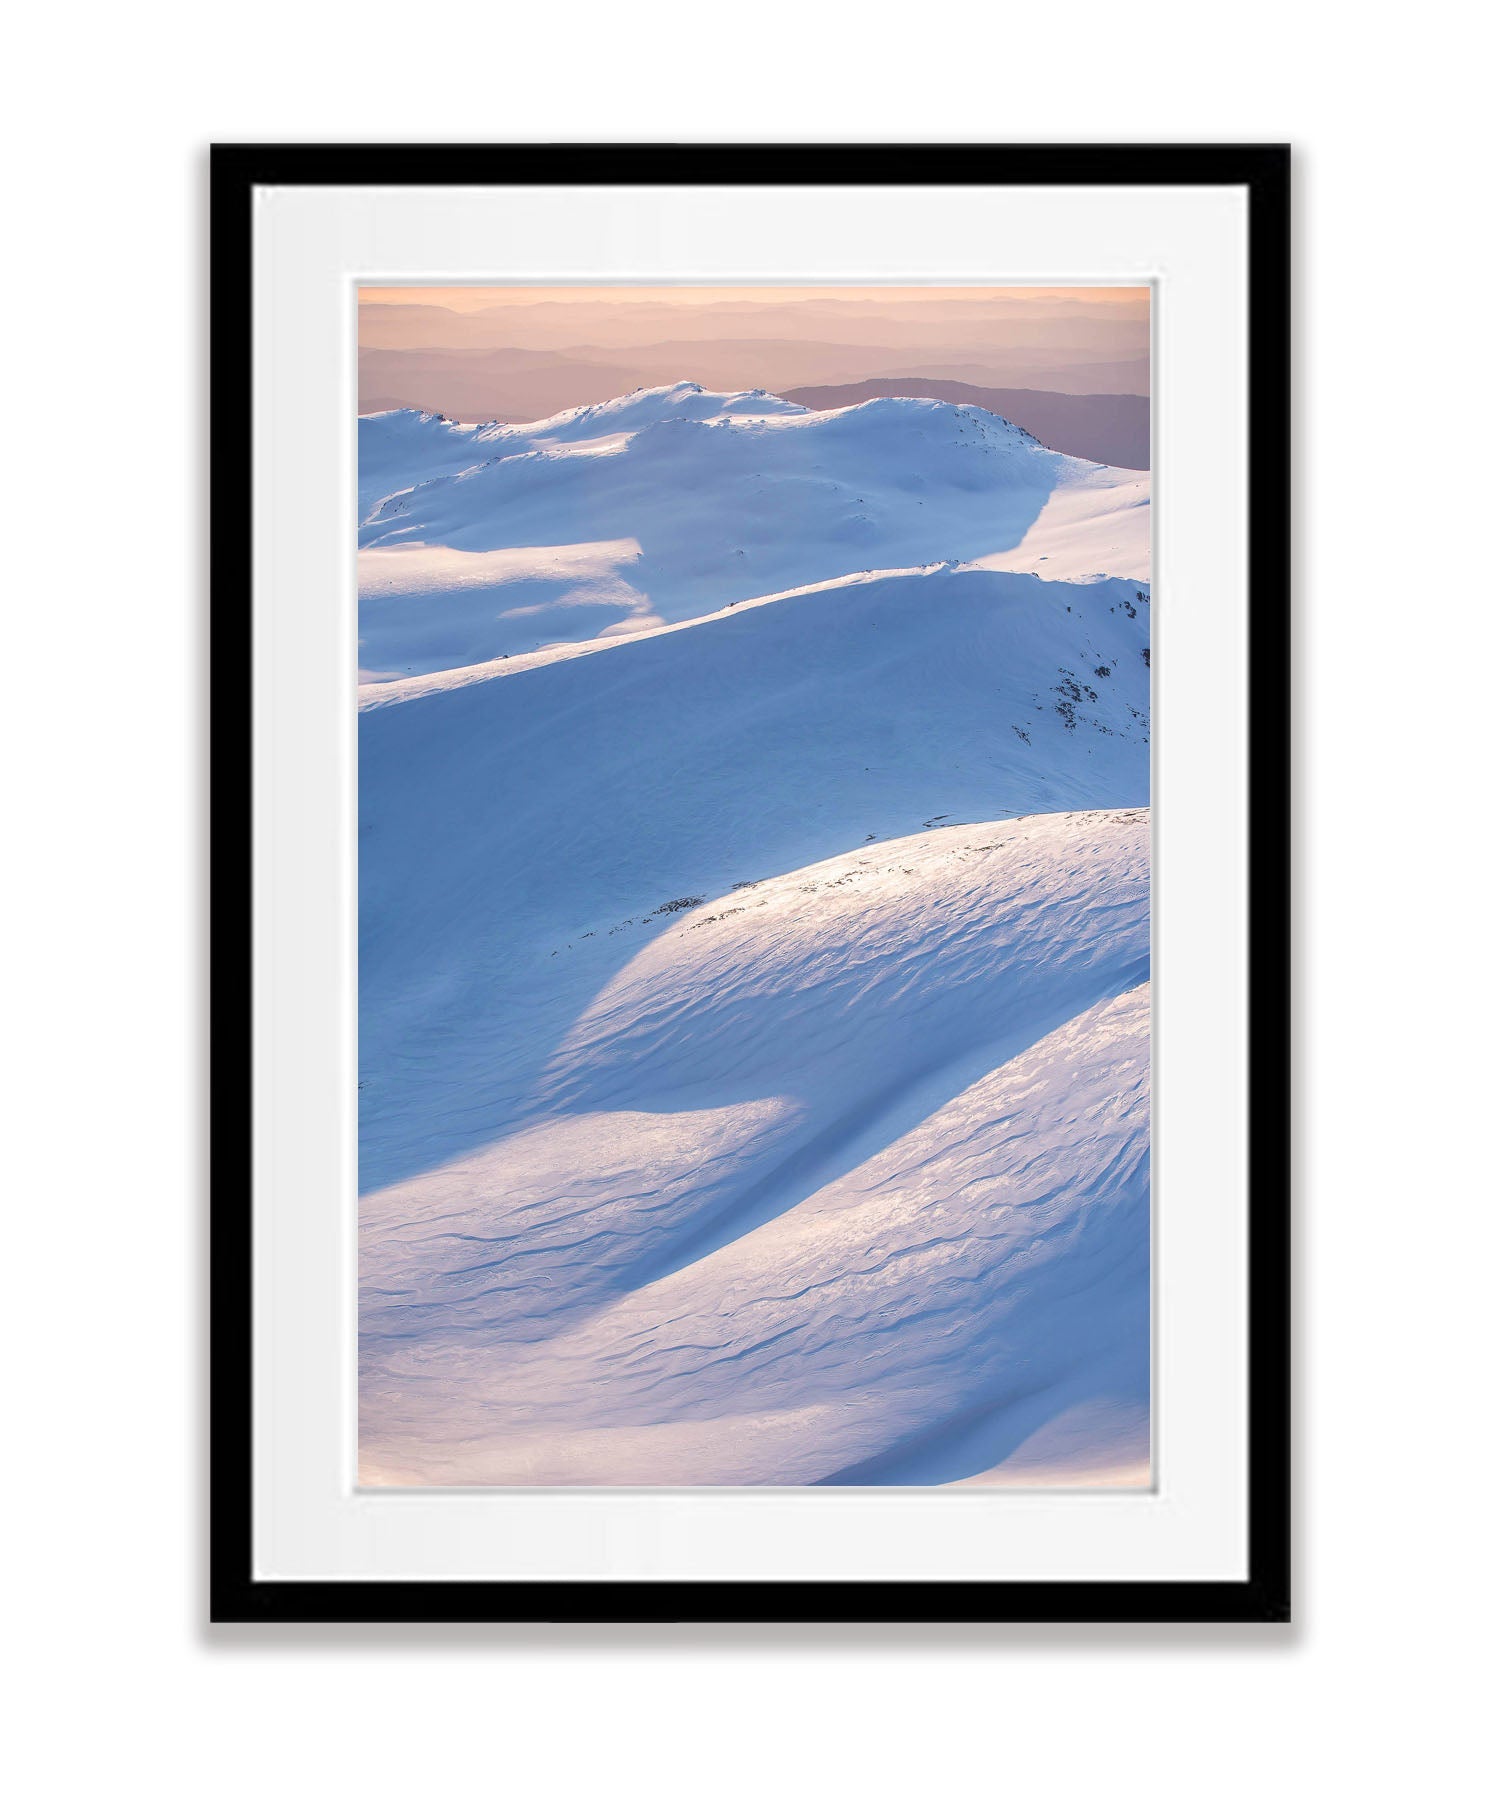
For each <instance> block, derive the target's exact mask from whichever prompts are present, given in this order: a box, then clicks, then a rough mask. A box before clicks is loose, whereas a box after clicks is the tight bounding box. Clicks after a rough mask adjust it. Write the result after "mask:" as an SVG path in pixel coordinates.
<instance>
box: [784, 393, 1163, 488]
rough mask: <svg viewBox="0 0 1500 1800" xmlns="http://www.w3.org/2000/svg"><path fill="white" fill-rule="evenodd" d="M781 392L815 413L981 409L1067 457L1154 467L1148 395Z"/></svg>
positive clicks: (1117, 465)
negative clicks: (922, 405)
mask: <svg viewBox="0 0 1500 1800" xmlns="http://www.w3.org/2000/svg"><path fill="white" fill-rule="evenodd" d="M781 391H782V394H783V396H784V398H786V399H788V400H795V401H796V402H797V404H798V405H799V406H807V407H811V408H812V409H813V410H814V411H816V412H821V411H824V410H826V409H827V408H829V407H835V406H858V405H859V403H860V402H861V401H862V400H877V399H884V398H887V397H896V396H899V397H902V398H906V399H913V400H947V401H950V402H952V404H954V405H955V406H982V407H983V408H984V409H985V411H986V412H992V413H999V414H1000V416H1001V417H1002V418H1005V419H1009V420H1010V422H1011V423H1012V424H1013V425H1019V426H1020V427H1021V428H1022V429H1023V430H1024V431H1029V432H1030V433H1031V435H1032V436H1033V437H1034V438H1037V439H1039V440H1040V441H1041V442H1042V443H1044V444H1045V445H1046V446H1047V448H1048V449H1049V450H1061V451H1062V452H1063V454H1064V455H1065V456H1081V457H1083V458H1084V459H1085V460H1087V461H1089V462H1101V463H1109V464H1110V465H1111V466H1112V467H1114V468H1118V469H1149V468H1150V467H1151V402H1150V400H1149V399H1147V397H1146V396H1145V395H1144V394H1058V393H1051V392H1047V391H1044V390H1043V389H1040V388H991V387H974V386H972V385H971V384H970V383H968V382H966V381H935V380H933V379H931V378H930V377H928V376H923V375H898V376H893V377H884V378H880V379H877V380H873V381H850V382H845V383H843V384H842V385H840V386H834V387H796V388H783V389H782V390H781Z"/></svg>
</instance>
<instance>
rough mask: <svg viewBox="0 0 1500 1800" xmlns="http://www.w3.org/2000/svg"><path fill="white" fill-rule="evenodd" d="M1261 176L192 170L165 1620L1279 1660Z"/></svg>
mask: <svg viewBox="0 0 1500 1800" xmlns="http://www.w3.org/2000/svg"><path fill="white" fill-rule="evenodd" d="M1288 171H1289V158H1288V153H1287V151H1286V149H1285V148H1284V147H1281V146H1275V145H1248V146H1223V145H1215V146H1108V145H1091V146H1001V147H986V146H972V145H968V146H957V145H954V146H944V147H936V146H913V145H902V146H868V145H865V146H852V145H851V146H844V147H829V146H811V147H810V146H791V145H777V146H767V145H760V146H743V147H726V146H598V145H594V146H573V147H567V146H538V145H510V146H459V145H451V146H349V147H334V146H317V147H310V146H285V145H270V146H243V145H235V146H227V147H220V148H216V149H215V151H214V153H213V176H212V190H213V191H212V204H213V217H212V380H213V424H212V456H213V466H212V512H213V518H212V528H213V529H212V568H213V593H212V608H213V697H212V698H213V728H212V742H213V785H212V792H213V803H214V817H213V879H214V899H213V945H214V949H213V983H214V1032H213V1057H214V1067H213V1080H212V1093H213V1145H214V1149H213V1195H212V1276H211V1279H212V1351H213V1371H212V1401H213V1421H212V1452H211V1461H212V1518H211V1527H212V1530H211V1538H212V1552H211V1560H212V1580H211V1589H212V1599H211V1603H212V1613H213V1617H214V1619H215V1620H221V1621H228V1620H277V1621H298V1620H309V1621H316V1620H334V1621H360V1620H371V1621H374V1620H394V1621H400V1620H412V1621H448V1620H494V1621H544V1620H545V1621H570V1620H577V1621H606V1620H625V1621H651V1620H703V1621H740V1620H743V1621H755V1620H772V1621H796V1620H828V1621H876V1622H878V1621H891V1622H901V1621H933V1622H939V1621H992V1620H993V1621H1002V1620H1022V1621H1026V1620H1039V1621H1042V1620H1070V1621H1096V1620H1097V1621H1115V1620H1127V1621H1153V1620H1163V1621H1166V1620H1226V1621H1230V1620H1233V1621H1244V1622H1254V1621H1265V1622H1277V1621H1284V1620H1286V1619H1287V1618H1288V1617H1289V1616H1290V1574H1289V1569H1290V1549H1289V1532H1288V1521H1289V1501H1288V1496H1289V1472H1288V1413H1289V1406H1288V1392H1289V1387H1288V1382H1289V1376H1288V1368H1289V1363H1288V1299H1287V1296H1288V1217H1289V1192H1288V1079H1289V1078H1288V1003H1287V983H1288V974H1287V967H1288V864H1287V846H1288V829H1287V792H1288V707H1287V690H1288V668H1287V643H1288V604H1289V602H1288V566H1289V551H1288V544H1289V536H1288V506H1289V471H1288V450H1289V431H1288V365H1289V354H1288V294H1289V275H1288V215H1289V191H1288V190H1289V180H1288Z"/></svg>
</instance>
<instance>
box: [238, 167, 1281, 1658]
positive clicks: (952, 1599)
mask: <svg viewBox="0 0 1500 1800" xmlns="http://www.w3.org/2000/svg"><path fill="white" fill-rule="evenodd" d="M1290 167H1291V156H1290V150H1289V148H1288V147H1287V146H1286V145H1278V144H1212V145H1184V144H1154V145H1146V144H1086V145H1085V144H1072V145H1040V144H1026V145H913V144H902V145H890V144H886V145H879V144H875V145H837V146H832V145H793V144H775V145H767V144H760V145H692V146H689V145H672V144H623V145H602V144H590V145H539V144H517V145H459V144H432V145H413V144H402V145H326V144H325V145H310V144H261V145H249V144H233V145H216V146H214V148H213V150H212V153H211V208H212V211H211V300H210V313H211V317H210V326H211V352H210V361H211V396H212V424H211V445H210V447H211V457H212V475H211V499H210V522H211V551H210V568H211V583H212V594H211V605H212V620H213V622H214V623H213V631H212V649H211V709H212V710H211V728H210V750H211V758H212V774H211V786H210V792H211V804H212V835H211V880H212V893H213V898H212V916H211V927H212V957H211V983H212V1017H213V1025H212V1040H211V1047H212V1077H211V1085H210V1092H211V1131H212V1153H211V1181H212V1191H211V1198H210V1226H211V1249H210V1354H211V1376H210V1400H211V1408H212V1421H211V1428H210V1449H209V1465H210V1468H209V1473H210V1505H209V1511H210V1518H209V1528H210V1552H209V1602H210V1617H211V1620H212V1621H214V1622H216V1623H227V1622H234V1621H267V1622H281V1623H292V1622H304V1621H306V1622H341V1623H358V1622H377V1621H406V1622H412V1623H417V1622H422V1623H440V1622H503V1623H512V1624H514V1623H528V1622H565V1623H566V1622H577V1623H604V1622H631V1623H636V1622H676V1621H680V1622H714V1623H720V1622H723V1623H730V1622H742V1621H743V1622H775V1623H783V1622H793V1621H824V1622H828V1623H855V1622H891V1623H922V1624H928V1623H950V1622H970V1623H972V1622H1044V1621H1045V1622H1073V1623H1091V1622H1098V1623H1107V1622H1163V1623H1169V1622H1208V1621H1221V1622H1232V1621H1239V1622H1268V1623H1275V1622H1281V1621H1286V1620H1288V1619H1289V1618H1290V1616H1291V1542H1290V1520H1291V1500H1290V1494H1291V1472H1290V1218H1291V1197H1290V990H1289V980H1290V977H1289V964H1290V954H1289V953H1290V832H1289V823H1288V821H1289V815H1290V806H1289V799H1290V711H1289V694H1290V676H1289V645H1290V292H1291V287H1290ZM580 183H586V184H589V185H595V186H600V185H611V184H624V183H632V184H642V183H657V184H665V185H678V184H682V185H704V184H715V185H748V184H754V185H757V186H765V185H788V186H792V185H805V184H809V183H816V184H821V185H840V184H848V185H851V186H862V185H869V184H888V185H893V184H902V185H910V184H918V185H920V184H943V185H963V184H974V185H1026V186H1046V185H1059V186H1073V185H1088V186H1113V185H1132V186H1134V185H1152V184H1161V185H1171V186H1226V187H1241V188H1243V189H1244V190H1245V191H1246V194H1247V196H1248V218H1249V292H1248V296H1247V300H1248V308H1249V346H1250V370H1249V444H1248V451H1249V460H1248V469H1249V496H1248V499H1249V519H1250V533H1249V570H1248V576H1249V591H1250V592H1252V593H1253V594H1254V596H1255V607H1254V615H1253V629H1252V631H1251V637H1250V644H1249V681H1250V690H1251V704H1250V710H1249V716H1250V720H1251V725H1250V733H1251V743H1250V746H1249V748H1250V755H1249V759H1248V767H1249V770H1250V774H1249V845H1248V848H1249V868H1250V877H1249V893H1248V903H1249V919H1250V949H1249V955H1250V967H1249V971H1248V976H1249V980H1248V991H1249V996H1250V1012H1249V1044H1248V1067H1249V1090H1250V1091H1249V1104H1250V1108H1251V1116H1252V1117H1253V1120H1254V1129H1253V1132H1252V1134H1251V1141H1250V1151H1249V1156H1250V1167H1249V1182H1250V1187H1249V1191H1250V1195H1251V1204H1250V1214H1249V1244H1248V1252H1249V1256H1248V1268H1249V1286H1250V1294H1249V1310H1248V1318H1249V1344H1248V1368H1249V1413H1248V1417H1249V1447H1248V1448H1249V1455H1248V1467H1249V1487H1248V1496H1247V1502H1248V1514H1247V1516H1248V1529H1249V1544H1248V1574H1247V1577H1246V1579H1244V1580H1243V1581H1237V1582H1228V1581H1203V1582H1195V1581H1187V1580H1183V1581H1159V1582H1157V1581H1153V1582H1141V1581H1120V1582H1112V1581H1076V1582H1074V1581H978V1580H976V1581H972V1582H970V1581H962V1582H954V1581H942V1582H904V1581H903V1582H848V1581H812V1582H803V1581H795V1582H794V1581H776V1582H723V1581H710V1582H692V1583H687V1582H681V1581H670V1582H666V1581H635V1580H631V1581H567V1582H562V1581H552V1582H524V1583H522V1582H493V1581H422V1580H349V1581H293V1580H263V1579H258V1578H257V1577H256V1575H255V1573H254V1569H253V1566H252V1553H251V1542H252V1500H251V1491H252V1489H251V1476H252V1437H251V1342H252V1340H251V1330H252V1306H251V1301H252V1286H251V1284H252V1273H251V1271H252V1255H251V1251H252V1241H251V1234H252V1213H251V1162H250V1144H251V1131H250V1123H251V1116H252V1105H253V1093H252V1084H251V1074H252V1060H251V1037H250V1019H251V991H252V990H251V979H252V970H251V951H250V942H251V933H250V928H251V917H250V906H251V902H250V893H251V887H250V877H251V737H250V725H249V716H250V714H249V708H248V706H247V686H248V677H247V674H246V671H247V669H248V668H249V666H250V659H249V657H248V655H247V651H246V634H247V631H248V630H249V621H250V619H251V616H252V614H251V564H250V553H249V549H248V544H247V538H246V534H245V532H244V529H243V522H244V517H245V508H246V499H247V496H248V495H249V494H250V493H251V491H252V446H251V436H250V426H249V423H248V421H249V420H250V417H251V323H252V321H251V208H252V198H253V194H254V191H255V190H256V188H258V187H261V186H298V185H318V186H365V185H378V186H406V185H424V186H435V187H437V186H469V185H516V184H540V185H569V184H580Z"/></svg>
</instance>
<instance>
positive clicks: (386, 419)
mask: <svg viewBox="0 0 1500 1800" xmlns="http://www.w3.org/2000/svg"><path fill="white" fill-rule="evenodd" d="M1149 482H1150V477H1149V476H1143V475H1141V474H1139V473H1138V472H1132V471H1127V470H1105V469H1103V468H1101V466H1100V465H1098V464H1092V463H1082V462H1078V461H1077V460H1076V459H1074V458H1072V457H1067V456H1061V455H1059V454H1058V453H1057V452H1055V451H1051V450H1045V449H1043V448H1042V446H1041V445H1040V444H1038V443H1037V442H1036V440H1035V439H1034V438H1031V437H1030V436H1029V435H1028V434H1027V433H1025V432H1023V431H1021V430H1019V428H1018V427H1016V426H1014V425H1010V424H1008V423H1007V422H1006V421H1005V420H1003V419H999V418H996V417H995V416H994V415H993V414H991V413H987V412H984V411H983V410H982V409H980V408H979V407H974V406H950V405H947V404H946V403H944V402H941V401H929V400H907V399H880V400H871V401H867V402H866V403H865V404H863V405H861V406H856V407H849V408H845V409H843V410H841V411H833V412H821V413H815V412H808V411H806V410H805V409H803V408H801V407H796V406H793V405H792V404H791V403H790V402H789V401H785V400H780V399H777V398H776V397H775V396H773V395H766V394H760V395H757V394H736V395H720V394H706V393H704V392H703V391H702V390H701V389H699V388H697V387H695V386H693V385H692V384H691V383H679V384H678V385H677V386H676V387H673V388H666V389H651V390H645V391H643V392H641V393H637V394H632V395H627V396H625V397H624V398H623V399H620V400H616V401H611V402H608V403H606V404H604V405H600V406H592V407H583V408H579V409H576V410H575V411H573V412H569V413H563V414H559V415H558V417H557V418H555V419H550V420H543V421H541V422H540V423H538V424H536V425H528V426H508V425H497V426H461V425H454V424H451V423H450V422H448V421H446V420H443V419H439V418H435V417H433V416H431V415H424V414H415V413H410V412H397V413H385V414H377V415H373V416H371V417H368V418H365V419H362V420H361V421H360V516H361V526H360V546H361V549H360V561H359V579H360V597H361V607H360V661H361V665H362V667H363V668H364V669H365V670H366V671H368V672H369V674H370V676H371V677H372V678H374V679H386V678H390V677H391V676H402V675H408V674H422V673H428V672H431V671H432V670H434V669H439V668H451V667H455V666H458V665H460V664H465V663H475V662H480V661H484V660H487V659H489V658H493V657H499V656H514V655H517V654H520V653H524V652H528V651H533V650H536V649H538V648H540V647H542V646H543V645H546V644H550V643H556V642H559V641H577V640H580V639H592V638H597V637H599V636H600V635H602V634H604V633H606V632H610V631H613V632H621V631H627V632H628V631H639V630H644V629H649V628H650V627H652V626H654V625H659V624H662V623H670V622H676V621H680V620H684V619H689V618H696V617H699V616H701V615H703V614H704V613H708V612H714V611H717V610H719V609H720V608H722V607H724V606H727V605H729V604H730V603H732V602H739V601H744V600H747V599H751V598H754V597H756V596H760V595H765V594H771V593H777V592H781V591H784V590H785V589H787V588H790V587H795V586H804V585H807V584H809V583H815V582H822V581H828V580H834V579H837V578H840V577H843V576H847V575H851V574H857V573H860V572H868V571H871V570H876V569H904V568H912V567H920V566H923V565H927V564H932V563H937V562H953V561H957V562H963V561H967V560H970V559H974V558H986V557H996V556H1003V555H1004V554H1005V553H1007V552H1013V553H1018V554H1019V556H1020V558H1021V560H1019V561H1017V562H1014V563H1005V564H1003V565H994V566H1005V567H1024V568H1033V567H1036V568H1041V567H1042V559H1045V558H1047V557H1049V556H1050V557H1052V558H1056V557H1058V556H1059V555H1060V554H1061V550H1062V546H1061V543H1060V541H1059V533H1058V531H1057V530H1055V529H1054V526H1056V525H1059V524H1060V525H1062V526H1063V528H1064V530H1065V532H1066V534H1067V535H1068V536H1069V537H1070V538H1072V539H1073V540H1074V542H1075V554H1074V556H1073V558H1072V559H1071V560H1070V561H1069V562H1068V566H1067V567H1066V569H1063V568H1061V567H1060V568H1059V570H1058V571H1057V572H1059V573H1063V574H1065V575H1066V576H1067V577H1068V578H1071V577H1073V576H1075V575H1079V574H1093V573H1101V572H1105V571H1108V572H1110V573H1114V574H1118V575H1127V576H1133V577H1136V578H1138V579H1144V576H1145V568H1146V550H1147V528H1146V518H1147V515H1146V513H1145V512H1144V511H1142V512H1141V513H1140V516H1139V518H1138V519H1137V518H1134V517H1132V516H1131V515H1132V512H1133V510H1134V509H1135V507H1136V506H1137V505H1138V503H1139V502H1141V501H1142V499H1143V498H1144V497H1146V496H1148V495H1149ZM1122 493H1123V494H1124V495H1126V496H1128V498H1127V499H1125V500H1122V497H1121V495H1122ZM1100 514H1102V515H1104V516H1106V517H1107V518H1108V519H1109V520H1110V524H1109V526H1108V528H1107V529H1106V531H1105V532H1104V533H1103V534H1102V536H1101V537H1100V540H1099V542H1098V544H1097V547H1095V546H1094V545H1093V540H1092V539H1091V538H1090V537H1089V536H1088V535H1087V533H1086V532H1085V531H1084V527H1085V525H1086V522H1087V521H1088V520H1089V519H1091V518H1093V517H1094V516H1095V515H1100ZM1039 523H1040V524H1041V526H1042V530H1043V536H1042V538H1041V539H1036V540H1035V541H1033V536H1032V534H1033V533H1034V531H1035V529H1036V527H1037V526H1038V524H1039ZM1080 534H1081V535H1080ZM1122 543H1128V551H1125V552H1123V553H1122V551H1121V544H1122ZM1085 545H1088V546H1090V547H1091V548H1095V554H1096V555H1097V557H1098V560H1097V562H1096V564H1095V566H1094V567H1093V568H1089V569H1083V568H1080V567H1078V566H1077V562H1078V554H1079V553H1081V551H1082V549H1083V548H1084V546H1085ZM1044 572H1047V571H1044Z"/></svg>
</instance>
